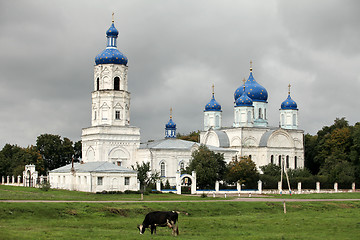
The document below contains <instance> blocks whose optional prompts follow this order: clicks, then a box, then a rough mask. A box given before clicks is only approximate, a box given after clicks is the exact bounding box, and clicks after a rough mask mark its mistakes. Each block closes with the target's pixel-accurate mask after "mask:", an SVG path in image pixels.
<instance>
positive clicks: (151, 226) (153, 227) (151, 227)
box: [150, 225, 156, 235]
mask: <svg viewBox="0 0 360 240" xmlns="http://www.w3.org/2000/svg"><path fill="white" fill-rule="evenodd" d="M154 229H155V226H154V225H150V230H151V235H152V234H153V232H154ZM155 232H156V230H155Z"/></svg>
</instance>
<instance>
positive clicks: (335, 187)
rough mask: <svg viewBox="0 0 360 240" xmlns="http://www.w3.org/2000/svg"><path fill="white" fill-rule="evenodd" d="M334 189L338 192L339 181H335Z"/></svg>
mask: <svg viewBox="0 0 360 240" xmlns="http://www.w3.org/2000/svg"><path fill="white" fill-rule="evenodd" d="M334 191H335V192H338V183H337V182H336V183H334Z"/></svg>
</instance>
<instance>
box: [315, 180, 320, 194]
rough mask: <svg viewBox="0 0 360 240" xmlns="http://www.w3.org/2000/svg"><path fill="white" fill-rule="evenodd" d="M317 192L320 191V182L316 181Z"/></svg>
mask: <svg viewBox="0 0 360 240" xmlns="http://www.w3.org/2000/svg"><path fill="white" fill-rule="evenodd" d="M316 192H317V193H320V182H316Z"/></svg>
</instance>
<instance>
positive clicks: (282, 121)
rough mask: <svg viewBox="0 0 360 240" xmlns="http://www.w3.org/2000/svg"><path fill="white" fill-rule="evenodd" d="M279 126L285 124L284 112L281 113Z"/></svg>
mask: <svg viewBox="0 0 360 240" xmlns="http://www.w3.org/2000/svg"><path fill="white" fill-rule="evenodd" d="M280 124H281V126H284V125H285V116H284V114H281V123H280Z"/></svg>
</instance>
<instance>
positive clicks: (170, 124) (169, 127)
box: [165, 118, 176, 129]
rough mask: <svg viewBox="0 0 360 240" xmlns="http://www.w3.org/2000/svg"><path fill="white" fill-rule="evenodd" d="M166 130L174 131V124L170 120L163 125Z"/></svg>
mask: <svg viewBox="0 0 360 240" xmlns="http://www.w3.org/2000/svg"><path fill="white" fill-rule="evenodd" d="M165 127H166V129H176V123H174V122H173V120H172V118H170V120H169V122H168V123H167V124H166V125H165Z"/></svg>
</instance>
